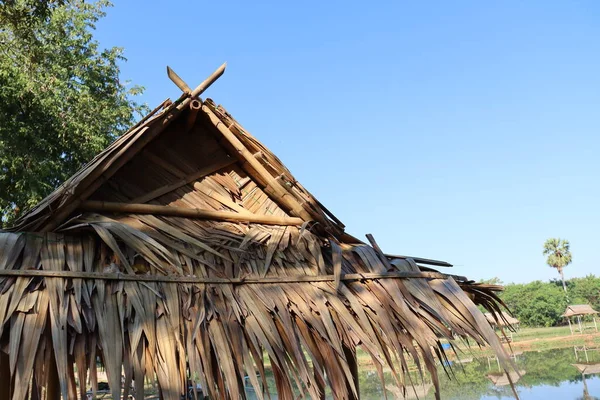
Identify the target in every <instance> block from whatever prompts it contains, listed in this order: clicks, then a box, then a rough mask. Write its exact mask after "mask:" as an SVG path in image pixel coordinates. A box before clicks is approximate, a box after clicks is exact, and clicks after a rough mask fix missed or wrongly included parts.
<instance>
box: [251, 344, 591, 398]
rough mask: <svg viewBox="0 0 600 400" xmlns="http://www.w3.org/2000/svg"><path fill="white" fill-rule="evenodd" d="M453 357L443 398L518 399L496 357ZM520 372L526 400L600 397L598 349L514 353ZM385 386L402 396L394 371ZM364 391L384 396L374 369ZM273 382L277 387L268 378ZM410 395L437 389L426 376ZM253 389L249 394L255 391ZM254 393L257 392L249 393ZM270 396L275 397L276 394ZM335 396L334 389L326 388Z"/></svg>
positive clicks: (366, 373)
mask: <svg viewBox="0 0 600 400" xmlns="http://www.w3.org/2000/svg"><path fill="white" fill-rule="evenodd" d="M461 358H462V359H461V360H458V361H456V360H455V361H453V362H452V366H451V367H452V371H453V372H454V374H455V376H454V378H453V379H449V378H448V377H447V376H446V373H445V372H444V368H443V366H439V367H438V370H439V376H440V386H441V395H442V399H448V400H456V399H461V400H491V399H495V400H498V399H514V396H513V395H512V390H511V387H510V385H509V383H508V377H507V376H506V374H502V373H501V372H500V368H499V365H498V362H497V360H496V358H495V357H481V358H473V357H469V356H466V355H464V356H461ZM513 359H514V361H515V363H516V365H517V369H518V371H519V372H520V375H521V376H518V375H517V374H513V375H511V379H512V380H513V381H514V382H516V383H515V387H516V389H517V392H518V394H519V397H520V398H521V399H522V400H534V399H541V400H551V399H586V400H591V399H600V348H598V347H596V348H588V347H582V346H578V347H570V348H566V349H552V350H544V351H534V352H522V353H517V354H515V355H514V356H513ZM385 377H386V391H387V394H388V398H390V399H402V398H404V397H402V394H401V393H400V391H399V389H398V387H397V386H395V385H394V384H393V379H392V377H391V373H390V372H387V373H385ZM359 381H360V393H361V399H362V400H375V399H377V400H379V399H382V398H384V393H383V388H382V385H381V383H380V380H379V377H378V375H377V372H376V370H375V369H374V368H369V367H368V366H361V368H360V377H359ZM269 387H270V388H271V387H272V388H273V389H274V385H272V382H270V384H269ZM408 390H409V392H408V393H407V396H406V399H416V398H417V396H416V395H418V398H419V399H427V400H428V399H434V398H435V396H434V388H433V386H432V384H431V382H430V381H429V380H428V378H427V377H425V380H424V382H423V383H422V384H420V385H418V386H417V388H416V393H415V391H413V390H411V389H408ZM251 392H252V389H251V388H249V390H248V394H250V395H251ZM251 398H254V396H251ZM272 398H276V397H275V396H272ZM327 398H328V399H331V398H332V396H331V393H328V396H327Z"/></svg>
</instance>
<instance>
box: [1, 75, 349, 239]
mask: <svg viewBox="0 0 600 400" xmlns="http://www.w3.org/2000/svg"><path fill="white" fill-rule="evenodd" d="M218 73H219V70H217V71H216V72H215V73H214V74H213V75H215V74H217V75H218ZM221 73H222V71H221ZM211 77H212V76H211ZM215 79H216V78H215ZM210 80H211V78H209V79H207V80H206V81H205V82H203V84H201V85H200V86H199V87H202V86H203V85H205V86H206V82H207V81H210ZM213 81H214V80H213ZM186 87H187V86H186ZM196 92H198V93H201V91H198V89H196V90H194V91H193V92H192V93H189V91H186V92H185V93H184V94H183V95H182V97H181V98H179V99H178V100H177V101H175V102H174V103H170V102H168V101H165V102H163V103H162V104H161V105H160V106H159V107H157V108H156V109H155V110H153V111H152V112H151V113H150V114H149V115H148V116H146V117H144V118H143V119H142V121H140V123H138V124H137V125H136V126H134V127H132V128H131V129H130V130H129V131H128V132H127V133H126V134H124V135H123V136H122V137H120V138H119V139H118V140H116V141H115V142H114V143H113V144H111V145H110V146H109V147H108V148H107V149H106V150H104V151H103V152H102V153H100V154H99V155H98V156H97V157H95V158H94V159H93V160H92V161H91V162H90V163H88V164H87V165H86V166H84V167H83V168H82V169H81V170H80V171H79V172H78V173H76V174H75V175H74V176H73V177H71V178H70V179H69V180H67V181H66V182H65V183H64V184H62V185H61V186H60V187H59V188H58V189H57V190H56V191H55V192H53V193H52V194H51V195H50V196H48V197H47V198H46V199H44V200H43V201H42V202H40V203H39V204H38V205H37V206H36V207H34V208H33V209H32V210H30V211H29V212H28V213H26V214H25V215H23V216H22V217H21V218H20V219H19V220H18V221H17V222H16V224H15V227H14V228H13V229H12V230H17V231H53V230H56V229H57V228H58V227H59V226H60V225H61V224H62V223H63V222H65V221H67V220H68V219H69V218H71V217H72V216H74V215H78V213H80V212H81V211H82V210H90V209H91V208H93V207H92V206H94V205H95V206H97V205H98V203H97V202H98V201H103V202H119V203H125V204H129V205H131V204H154V205H164V206H169V207H181V208H188V209H190V208H191V209H198V210H216V211H223V212H227V213H237V214H241V215H251V214H252V215H255V214H258V215H265V216H269V215H278V216H281V217H297V218H300V219H301V222H307V223H308V222H311V221H313V222H315V223H317V225H319V226H318V227H317V229H318V230H322V231H326V232H328V233H331V234H334V235H335V236H338V237H341V236H342V235H344V233H343V229H344V226H343V224H342V223H341V222H340V221H339V220H338V219H337V218H335V216H333V214H331V212H329V211H328V210H327V209H326V208H325V207H323V206H322V205H321V204H320V203H319V202H318V201H317V200H316V199H315V198H314V197H313V196H312V195H311V194H310V193H309V192H308V191H307V190H306V189H304V188H303V187H302V185H300V184H299V183H298V182H297V181H296V180H295V179H294V177H293V176H292V174H291V173H290V172H289V171H288V170H287V168H285V166H284V165H283V163H282V162H281V161H280V160H279V159H278V158H277V157H276V156H275V155H273V154H272V153H271V152H270V151H269V150H268V149H267V148H266V147H265V146H264V145H262V144H261V143H260V142H259V141H258V140H256V139H255V138H254V137H253V136H252V135H250V134H249V133H248V132H246V131H245V130H244V129H243V128H242V127H241V126H240V125H239V124H238V123H237V122H236V121H235V120H234V119H233V118H232V117H231V116H230V115H229V114H228V113H227V112H226V111H225V110H224V109H223V108H222V107H220V106H216V105H215V103H214V102H213V101H212V100H206V101H205V102H201V101H199V100H198V99H196V98H195V96H194V94H195V93H196ZM90 200H92V201H95V202H96V203H93V202H92V203H90V202H89V201H90ZM112 209H113V210H114V209H115V207H114V205H113V206H112ZM96 211H100V210H96ZM167 211H169V212H170V211H172V210H167ZM299 221H300V220H299ZM344 236H345V237H346V238H351V237H350V236H348V235H344ZM354 241H356V239H354Z"/></svg>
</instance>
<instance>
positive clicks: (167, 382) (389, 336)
mask: <svg viewBox="0 0 600 400" xmlns="http://www.w3.org/2000/svg"><path fill="white" fill-rule="evenodd" d="M221 73H222V69H220V70H218V71H217V72H216V73H215V74H213V75H212V76H211V77H210V78H209V79H207V80H206V81H205V82H203V83H202V84H201V85H200V86H199V87H198V88H196V89H195V90H193V91H192V90H190V89H189V88H187V85H185V84H184V83H182V81H181V80H180V79H179V78H178V77H176V76H175V77H173V80H174V81H175V82H176V83H177V84H178V86H179V87H181V88H182V90H184V94H183V95H182V96H181V97H180V98H179V99H177V100H176V101H174V102H164V103H163V104H161V106H159V107H158V108H157V109H155V110H154V111H153V112H151V113H150V114H149V115H148V116H146V117H145V118H143V119H142V121H140V123H138V124H137V125H136V126H134V127H132V128H131V129H130V130H129V131H128V132H127V133H126V134H124V135H123V136H121V137H120V138H119V139H117V140H116V141H115V142H114V143H112V144H111V145H110V146H109V147H108V148H107V149H106V150H104V151H103V152H102V153H100V154H99V155H98V156H96V157H95V158H94V159H93V160H92V161H90V162H89V163H88V164H87V165H86V166H84V167H83V168H82V169H81V170H80V171H79V172H77V173H76V174H75V175H74V176H72V177H71V178H70V179H69V180H67V181H66V182H65V183H64V184H62V185H61V186H60V187H59V188H58V189H56V190H55V191H54V192H53V193H52V194H51V195H49V196H48V197H47V198H45V199H44V200H43V201H41V202H40V203H39V204H38V205H37V206H36V207H34V208H33V209H32V210H30V211H29V212H27V213H26V214H24V215H23V216H22V217H21V218H20V219H19V220H18V221H17V223H16V225H15V227H13V228H12V230H11V232H0V349H10V356H8V355H7V354H5V353H2V351H3V350H0V353H1V354H0V367H1V366H5V365H6V364H2V363H3V360H4V359H6V360H9V361H7V362H10V368H3V369H2V368H0V374H2V373H4V374H7V373H8V374H9V376H6V375H4V376H0V381H2V382H8V381H10V382H11V383H12V385H11V388H12V389H11V390H12V391H13V392H14V393H13V397H12V398H13V399H15V400H22V399H23V398H24V397H25V396H26V394H27V390H28V387H29V383H30V382H31V380H32V376H35V382H36V384H37V386H35V387H32V390H33V391H35V392H37V393H38V394H39V391H40V390H41V387H45V388H46V390H47V391H49V392H47V393H49V394H48V395H47V398H48V399H55V398H56V393H51V388H52V387H56V386H54V385H53V383H54V382H55V380H56V378H54V377H58V381H59V383H60V385H59V387H58V390H59V392H60V393H62V396H63V397H64V398H76V397H78V396H76V395H75V394H74V391H76V390H78V389H77V386H76V384H75V382H76V380H77V381H79V382H86V381H87V377H88V375H91V376H95V374H96V372H97V371H96V368H97V365H96V362H95V361H96V359H98V358H99V359H100V360H101V361H102V363H103V365H104V367H105V369H106V372H107V376H108V380H109V385H110V388H111V390H112V391H113V397H115V398H118V397H121V385H122V379H121V373H122V372H123V371H124V372H125V378H124V384H123V387H125V388H128V387H129V386H130V384H131V382H132V380H133V381H134V382H135V387H136V398H141V397H139V396H143V390H144V378H147V379H152V380H155V379H156V380H157V381H158V384H159V386H160V388H161V392H162V397H163V398H164V399H165V400H179V399H180V395H181V394H182V393H183V392H184V391H185V389H186V387H187V385H188V383H189V381H191V383H192V384H194V385H196V384H200V385H201V386H202V387H203V388H204V390H205V394H207V395H209V396H210V397H211V398H223V399H229V398H232V399H239V398H244V397H245V394H244V384H243V382H244V379H245V377H246V376H247V377H248V380H249V381H250V384H251V385H252V386H253V387H254V388H255V389H256V390H257V391H260V386H261V385H260V384H259V379H263V378H264V377H265V368H266V366H265V363H264V356H263V351H264V352H265V353H266V356H267V357H268V359H269V361H270V368H271V371H272V374H273V376H274V378H275V382H276V391H277V392H278V393H280V398H291V396H292V392H293V390H294V388H301V390H303V391H304V392H305V394H306V395H307V396H308V397H312V398H320V397H321V393H322V391H323V390H324V387H325V386H326V385H329V386H330V387H331V388H332V390H333V391H334V392H335V393H336V394H337V395H338V396H339V397H340V398H351V397H353V392H354V391H355V390H356V386H355V385H354V380H355V379H357V378H356V376H355V374H354V366H355V363H354V361H353V360H352V351H354V350H355V348H356V347H357V346H358V345H360V346H361V347H362V349H364V351H365V352H366V353H367V354H368V355H369V356H370V357H371V358H372V360H373V362H374V363H375V364H376V365H378V366H380V367H381V366H386V367H390V368H391V370H392V372H393V377H394V381H395V383H396V384H397V385H398V387H402V385H403V384H404V383H403V382H407V381H409V380H407V379H405V377H403V376H401V375H402V372H401V371H399V370H398V369H395V368H393V366H392V365H389V361H390V360H393V359H396V360H398V359H404V358H405V357H406V356H407V354H410V355H413V356H414V355H419V357H423V360H424V363H419V365H424V367H425V368H426V369H429V370H430V371H432V372H434V371H435V368H436V359H437V358H438V357H441V358H442V360H441V361H443V359H445V358H444V357H443V355H442V354H439V353H438V349H439V347H438V344H439V340H440V338H445V339H447V340H449V341H450V340H454V337H455V336H461V337H467V336H468V337H471V338H473V339H474V340H475V341H476V342H477V343H479V344H481V345H484V344H486V343H487V344H490V345H491V346H492V348H493V349H494V350H495V352H496V354H497V355H498V357H499V359H500V360H501V363H502V364H503V365H504V366H506V368H507V369H510V366H511V365H512V364H511V361H510V360H509V358H508V357H507V355H506V353H505V352H504V350H503V348H502V346H501V344H500V341H499V339H498V337H497V336H496V334H495V333H494V331H493V330H492V329H491V327H490V325H489V324H488V323H486V320H485V317H484V316H483V315H482V314H481V312H480V311H479V310H478V308H477V307H476V304H481V305H483V306H484V307H486V308H488V309H491V310H493V309H497V307H498V306H497V304H494V303H497V298H496V297H495V294H494V291H496V290H498V289H499V287H497V286H493V285H485V284H478V283H474V282H473V281H469V280H467V279H466V278H463V277H460V276H454V275H448V274H442V273H439V272H437V271H435V270H433V269H432V268H431V267H428V266H425V265H429V266H431V265H437V266H450V264H448V263H445V262H442V261H435V260H428V259H424V258H416V257H413V258H411V257H405V256H391V255H386V254H384V253H383V251H382V250H381V249H380V248H379V247H378V246H377V244H376V243H375V240H374V239H373V238H372V237H369V241H370V245H369V244H366V243H364V242H362V241H360V240H358V239H356V238H354V237H352V236H351V235H348V234H347V233H345V231H344V225H343V224H342V223H341V221H339V220H338V219H337V218H336V217H335V216H334V215H333V214H332V213H331V212H330V211H329V210H328V209H327V208H325V207H324V206H323V205H322V204H321V203H320V202H319V201H318V200H317V199H316V198H315V197H314V196H312V195H311V194H310V193H309V192H308V191H307V190H306V189H305V188H304V187H303V186H302V185H301V184H300V183H299V182H298V181H297V180H296V179H295V178H294V177H293V176H292V174H291V173H290V172H289V171H288V169H287V168H285V166H284V165H283V163H282V162H281V161H280V160H279V159H278V158H277V157H276V156H275V155H274V154H273V153H271V152H270V151H269V150H268V149H267V148H266V147H265V146H264V145H262V144H261V143H260V142H259V141H258V140H257V139H255V138H254V137H253V136H252V135H250V134H249V133H248V132H247V131H246V130H244V128H242V126H241V125H240V124H239V123H238V122H237V121H236V120H235V119H233V117H232V116H231V115H230V114H229V113H227V111H225V109H224V108H223V107H221V106H218V105H216V104H215V103H214V102H213V101H212V100H209V99H207V100H201V99H200V98H199V97H198V95H199V94H200V93H201V92H202V91H203V90H204V89H205V88H206V87H207V86H208V85H209V84H210V83H211V82H213V81H214V80H215V79H216V78H217V77H218V76H219V75H220V74H221ZM309 160H310V159H309V157H307V162H308V161H309ZM310 162H314V160H310ZM323 165H325V162H324V161H323ZM332 167H333V166H332ZM324 168H325V167H324ZM3 333H4V334H3ZM4 351H5V350H4ZM442 351H443V350H442ZM2 354H4V355H2ZM257 372H258V373H259V374H258V375H259V377H258V378H256V377H257ZM76 374H77V379H76V377H75V375H76ZM435 376H437V375H434V382H433V383H434V385H435V386H436V387H437V386H438V382H437V379H435ZM91 381H92V382H95V381H94V379H92V380H91ZM263 383H264V382H263ZM93 388H94V387H93ZM93 388H92V389H93ZM436 392H438V393H439V388H438V390H436ZM30 393H31V392H30Z"/></svg>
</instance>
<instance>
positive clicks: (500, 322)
mask: <svg viewBox="0 0 600 400" xmlns="http://www.w3.org/2000/svg"><path fill="white" fill-rule="evenodd" d="M484 315H485V318H486V319H487V320H488V322H489V323H490V325H492V327H494V328H498V327H510V328H513V329H515V330H517V329H519V324H520V321H519V320H518V319H517V318H515V317H513V316H512V315H510V314H509V313H507V312H505V311H501V312H500V313H496V314H492V313H489V312H486V313H484Z"/></svg>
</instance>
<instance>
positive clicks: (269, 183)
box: [202, 105, 328, 226]
mask: <svg viewBox="0 0 600 400" xmlns="http://www.w3.org/2000/svg"><path fill="white" fill-rule="evenodd" d="M202 111H203V112H204V113H205V114H206V115H207V116H208V118H209V119H210V122H211V123H212V124H213V125H214V126H215V128H217V130H218V131H219V132H220V133H221V134H222V135H223V137H224V138H225V139H226V140H227V141H228V142H229V144H230V145H231V146H233V148H234V149H235V156H236V157H238V158H239V159H240V161H242V162H246V163H248V164H249V165H250V166H251V167H252V170H253V171H255V172H256V173H257V174H258V175H259V177H260V180H261V181H263V182H264V183H265V188H264V189H263V190H264V191H265V192H266V193H267V194H268V195H269V196H270V197H271V198H272V199H273V200H274V201H275V202H276V203H277V204H278V205H279V206H280V207H282V208H283V209H284V210H286V211H287V212H289V213H290V214H292V215H293V216H296V217H300V218H302V219H303V220H304V221H312V220H313V219H314V218H313V217H312V216H311V215H310V214H309V213H308V212H307V211H306V210H305V209H304V207H302V205H301V204H300V203H298V201H296V199H295V198H294V196H293V195H292V194H290V193H289V192H288V191H287V189H285V188H284V187H283V186H282V185H281V184H280V183H279V182H278V181H277V180H276V179H275V178H274V177H273V176H272V175H271V174H270V173H269V172H268V171H267V170H266V168H265V167H264V166H263V165H262V164H261V163H260V161H258V160H257V159H256V158H255V157H254V155H253V154H252V153H251V152H250V151H249V150H248V149H247V148H246V146H244V144H243V143H242V142H241V141H240V140H239V139H238V138H237V137H236V135H235V134H234V133H233V132H232V131H231V130H230V129H229V128H227V127H226V126H225V124H224V123H223V122H222V121H221V119H220V118H219V117H218V116H217V115H216V114H215V113H214V112H213V111H212V110H211V109H210V108H209V107H208V106H206V105H203V106H202ZM242 167H244V164H242ZM247 172H248V171H247ZM318 221H319V222H320V223H322V224H324V226H327V225H328V223H327V221H325V220H324V219H323V218H320V220H318Z"/></svg>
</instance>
